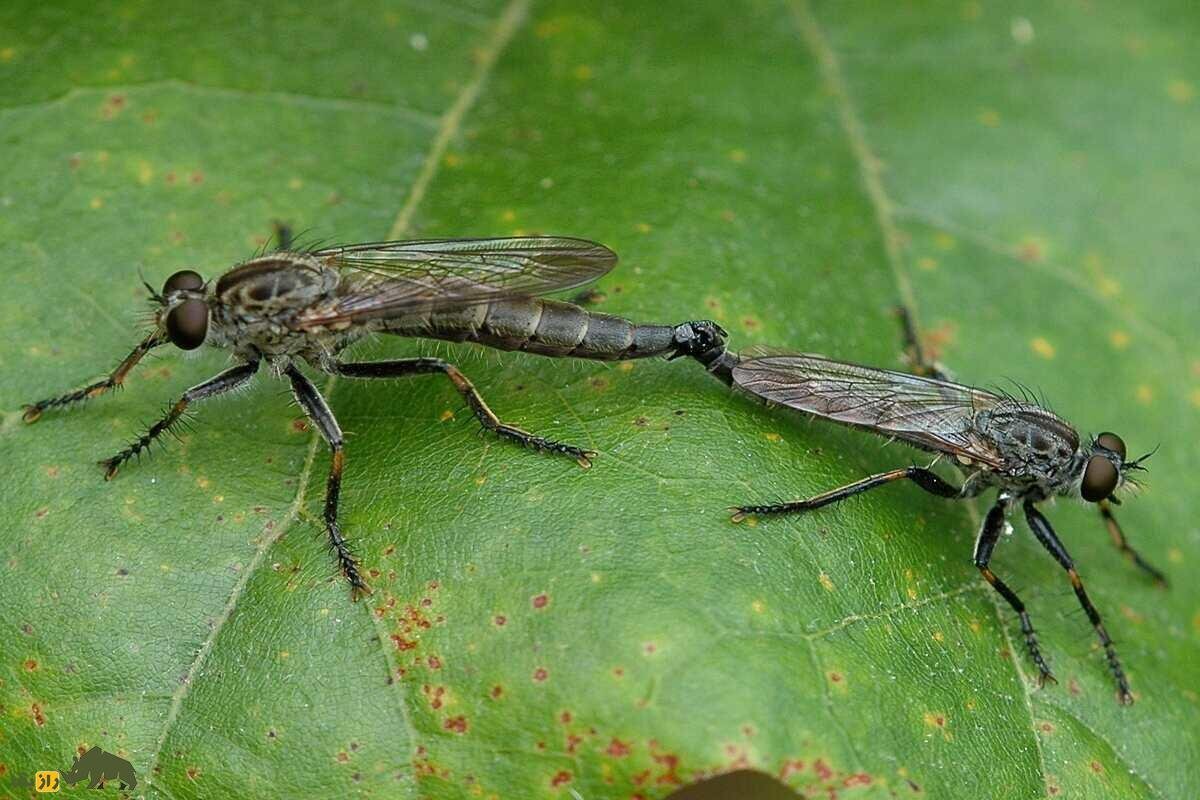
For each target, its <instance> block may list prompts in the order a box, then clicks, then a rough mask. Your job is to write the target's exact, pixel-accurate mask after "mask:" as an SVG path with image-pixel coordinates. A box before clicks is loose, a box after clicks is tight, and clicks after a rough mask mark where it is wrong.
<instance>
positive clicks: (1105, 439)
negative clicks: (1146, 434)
mask: <svg viewBox="0 0 1200 800" xmlns="http://www.w3.org/2000/svg"><path fill="white" fill-rule="evenodd" d="M1096 444H1098V445H1100V446H1101V447H1103V448H1104V449H1105V450H1112V451H1113V452H1114V453H1116V454H1117V455H1119V456H1120V457H1121V460H1122V461H1124V460H1125V442H1124V441H1122V439H1121V437H1120V436H1117V435H1116V434H1115V433H1102V434H1100V435H1099V436H1097V437H1096Z"/></svg>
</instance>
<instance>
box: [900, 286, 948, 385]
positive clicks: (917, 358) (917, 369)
mask: <svg viewBox="0 0 1200 800" xmlns="http://www.w3.org/2000/svg"><path fill="white" fill-rule="evenodd" d="M896 313H897V314H899V315H900V324H901V325H903V326H904V349H905V351H906V352H907V353H908V358H909V362H910V363H911V364H912V370H913V372H914V373H916V374H917V375H923V376H925V377H927V378H934V379H936V380H939V381H948V380H950V376H949V375H948V374H947V373H946V370H945V368H944V367H943V366H942V365H941V364H939V363H937V362H936V361H934V360H933V359H931V358H929V355H928V354H927V353H926V352H925V348H924V346H922V344H921V336H920V334H919V333H918V332H917V326H916V325H915V324H914V323H913V318H912V313H911V312H909V310H908V307H907V306H903V305H901V306H897V307H896Z"/></svg>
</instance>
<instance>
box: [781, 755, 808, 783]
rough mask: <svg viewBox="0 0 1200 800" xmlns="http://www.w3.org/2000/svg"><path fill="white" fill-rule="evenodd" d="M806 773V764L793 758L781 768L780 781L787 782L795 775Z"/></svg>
mask: <svg viewBox="0 0 1200 800" xmlns="http://www.w3.org/2000/svg"><path fill="white" fill-rule="evenodd" d="M803 771H804V762H803V761H801V760H800V759H798V758H791V759H788V760H787V761H784V762H783V766H782V767H780V768H779V780H781V781H786V780H787V779H788V778H790V777H792V776H793V775H796V774H799V773H801V772H803Z"/></svg>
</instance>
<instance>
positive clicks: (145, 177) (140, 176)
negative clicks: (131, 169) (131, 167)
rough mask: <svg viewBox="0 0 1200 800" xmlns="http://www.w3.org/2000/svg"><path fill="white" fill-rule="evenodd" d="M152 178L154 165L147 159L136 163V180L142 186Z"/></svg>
mask: <svg viewBox="0 0 1200 800" xmlns="http://www.w3.org/2000/svg"><path fill="white" fill-rule="evenodd" d="M152 180H154V167H153V165H151V163H150V162H149V161H139V162H138V165H137V182H138V183H140V184H141V185H142V186H145V185H147V184H148V183H150V182H151V181H152Z"/></svg>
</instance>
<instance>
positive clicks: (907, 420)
mask: <svg viewBox="0 0 1200 800" xmlns="http://www.w3.org/2000/svg"><path fill="white" fill-rule="evenodd" d="M733 380H734V384H735V385H737V386H739V387H741V388H743V389H745V390H746V391H748V392H751V393H752V394H755V395H757V396H759V397H761V398H763V399H764V400H769V401H771V402H773V403H779V404H780V405H785V406H787V407H788V408H794V409H797V410H799V411H803V412H805V413H807V414H812V415H813V416H816V417H821V418H823V419H828V420H832V421H834V422H840V423H842V424H844V425H852V426H855V427H860V428H867V429H869V430H872V431H875V432H877V433H880V434H883V435H885V436H894V437H896V438H897V439H902V440H904V441H906V442H909V443H911V444H914V445H917V446H918V447H923V448H926V449H929V450H936V451H939V452H942V453H948V454H950V455H953V456H956V457H957V456H961V457H963V458H964V459H969V460H971V461H976V462H980V463H983V464H986V465H987V466H990V467H994V468H1000V467H1001V466H1002V465H1003V459H1002V458H1001V457H1000V454H999V453H998V452H997V451H996V448H995V446H994V445H993V444H992V443H991V441H989V440H988V439H987V438H986V437H984V436H981V435H980V434H979V433H978V432H977V431H976V430H975V427H974V416H975V412H977V411H980V410H982V409H985V408H993V407H995V406H997V405H999V404H1000V403H1002V402H1003V401H1004V399H1003V398H1002V397H1000V396H998V395H994V394H992V393H990V392H985V391H983V390H980V389H974V388H971V387H969V386H963V385H961V384H957V383H950V382H948V381H939V380H933V379H932V378H922V377H920V376H918V375H909V374H908V373H904V372H893V371H891V370H884V369H874V368H872V367H863V366H859V365H858V364H848V363H846V362H843V361H832V360H830V359H826V358H821V357H820V356H810V355H768V356H762V357H754V358H749V359H747V360H745V361H743V362H742V363H740V364H738V365H737V366H736V367H734V368H733Z"/></svg>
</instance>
